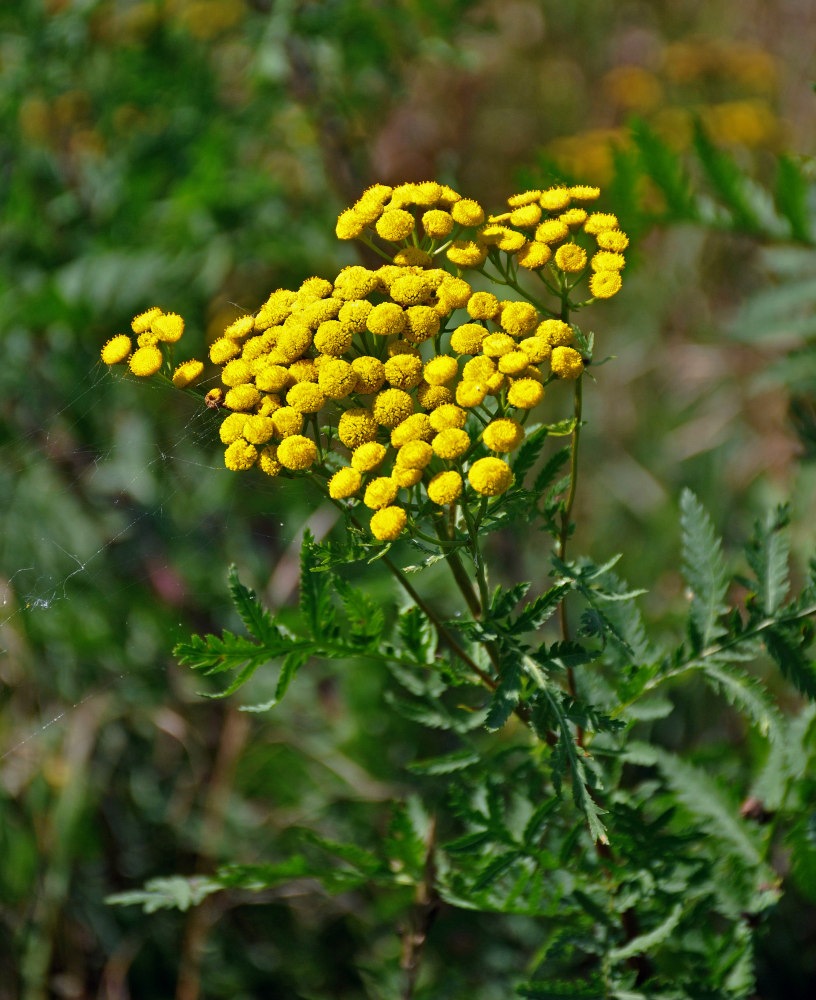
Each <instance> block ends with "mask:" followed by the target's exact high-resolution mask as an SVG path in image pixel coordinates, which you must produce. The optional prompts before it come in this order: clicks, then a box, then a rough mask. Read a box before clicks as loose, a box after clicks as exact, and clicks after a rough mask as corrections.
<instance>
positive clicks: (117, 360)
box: [101, 333, 133, 365]
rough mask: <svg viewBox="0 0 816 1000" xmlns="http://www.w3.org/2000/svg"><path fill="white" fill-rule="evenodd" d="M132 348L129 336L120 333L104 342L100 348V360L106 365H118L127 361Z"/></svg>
mask: <svg viewBox="0 0 816 1000" xmlns="http://www.w3.org/2000/svg"><path fill="white" fill-rule="evenodd" d="M132 348H133V344H132V343H131V341H130V337H128V335H127V334H126V333H120V334H118V335H117V336H115V337H111V339H110V340H109V341H108V342H107V343H106V344H105V346H104V347H103V348H102V352H101V355H102V360H103V361H104V363H105V364H106V365H118V364H121V362H123V361H127V358H128V355H129V354H130V352H131V350H132Z"/></svg>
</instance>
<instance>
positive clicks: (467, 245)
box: [447, 202, 487, 267]
mask: <svg viewBox="0 0 816 1000" xmlns="http://www.w3.org/2000/svg"><path fill="white" fill-rule="evenodd" d="M457 204H460V203H459V202H457ZM454 207H456V206H454ZM447 258H448V260H449V261H450V262H451V263H452V264H456V266H457V267H481V266H482V264H484V262H485V261H486V260H487V247H486V246H484V245H483V244H481V243H474V241H473V240H454V241H453V243H451V245H450V246H449V247H448V249H447Z"/></svg>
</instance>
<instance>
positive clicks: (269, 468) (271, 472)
mask: <svg viewBox="0 0 816 1000" xmlns="http://www.w3.org/2000/svg"><path fill="white" fill-rule="evenodd" d="M258 465H259V466H260V468H261V472H265V473H266V474H267V476H272V477H273V478H274V477H275V476H277V475H278V474H279V473H280V471H281V469H282V468H283V466H282V465H281V464H280V462H279V461H278V449H277V448H276V447H275V445H274V444H268V445H267V446H266V447H265V448H262V449H261V451H260V453H259V455H258Z"/></svg>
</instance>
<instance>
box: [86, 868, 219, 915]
mask: <svg viewBox="0 0 816 1000" xmlns="http://www.w3.org/2000/svg"><path fill="white" fill-rule="evenodd" d="M222 888H223V887H222V886H221V884H220V883H219V882H218V881H217V880H215V879H212V878H208V877H206V876H204V875H193V876H190V877H189V878H184V877H183V876H181V875H173V876H171V877H170V878H153V879H151V880H150V881H149V882H148V883H146V885H145V887H144V889H135V890H133V891H132V892H117V893H114V894H113V895H112V896H108V897H107V898H106V899H105V902H106V903H110V904H112V905H114V906H141V907H142V910H143V912H144V913H155V912H156V911H157V910H172V909H176V910H181V911H182V913H184V912H186V911H187V910H189V909H190V907H191V906H198V904H199V903H200V902H202V900H204V899H206V898H207V896H211V895H212V894H213V893H214V892H220V890H221V889H222Z"/></svg>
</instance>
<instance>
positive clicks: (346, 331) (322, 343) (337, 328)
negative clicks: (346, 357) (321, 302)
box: [314, 319, 354, 358]
mask: <svg viewBox="0 0 816 1000" xmlns="http://www.w3.org/2000/svg"><path fill="white" fill-rule="evenodd" d="M353 336H354V331H353V330H352V329H351V328H350V327H348V326H346V325H345V324H344V323H342V322H340V320H336V319H329V320H326V321H325V322H323V323H321V324H320V326H319V327H318V328H317V332H316V333H315V338H314V346H315V347H316V348H317V350H318V351H320V352H321V353H322V354H332V355H334V356H335V357H338V358H339V357H340V355H341V354H345V353H346V351H347V350H348V349H349V348H350V347H351V341H352V338H353Z"/></svg>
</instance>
